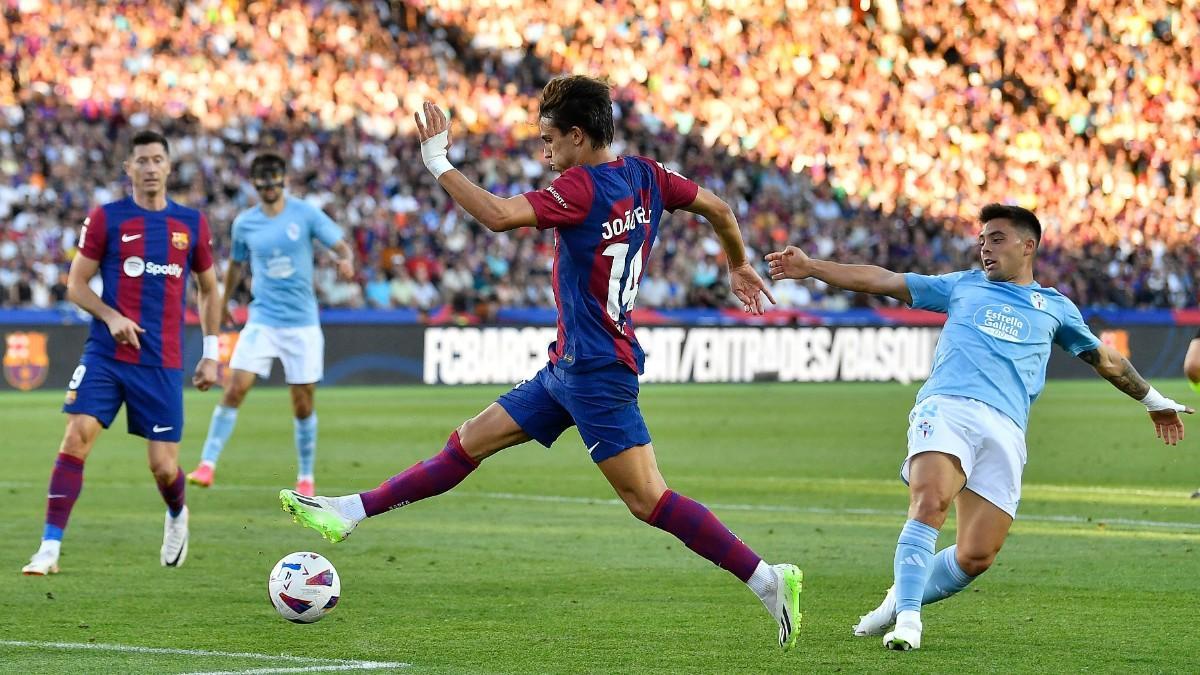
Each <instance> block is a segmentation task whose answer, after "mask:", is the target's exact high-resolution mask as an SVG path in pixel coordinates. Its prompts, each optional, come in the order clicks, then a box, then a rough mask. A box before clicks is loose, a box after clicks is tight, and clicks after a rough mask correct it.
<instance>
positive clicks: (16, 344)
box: [4, 332, 50, 391]
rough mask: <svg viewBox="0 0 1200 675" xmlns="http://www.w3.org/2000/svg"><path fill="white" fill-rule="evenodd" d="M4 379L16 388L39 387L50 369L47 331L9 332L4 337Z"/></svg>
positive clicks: (23, 389) (22, 389)
mask: <svg viewBox="0 0 1200 675" xmlns="http://www.w3.org/2000/svg"><path fill="white" fill-rule="evenodd" d="M4 344H5V349H4V379H5V380H7V381H8V383H9V384H10V385H12V386H13V388H15V389H20V390H21V391H29V390H31V389H37V388H38V387H40V386H42V383H43V382H45V381H46V374H47V373H48V372H49V371H50V355H49V354H48V353H47V352H46V334H45V333H34V332H29V333H9V334H8V335H6V336H5V338H4Z"/></svg>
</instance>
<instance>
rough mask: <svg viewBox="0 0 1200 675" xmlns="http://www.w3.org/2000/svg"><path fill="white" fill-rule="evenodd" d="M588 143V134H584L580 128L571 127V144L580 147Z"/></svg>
mask: <svg viewBox="0 0 1200 675" xmlns="http://www.w3.org/2000/svg"><path fill="white" fill-rule="evenodd" d="M585 141H587V134H585V133H583V129H580V128H579V127H571V144H572V145H574V146H575V147H579V146H581V145H583V144H584V142H585Z"/></svg>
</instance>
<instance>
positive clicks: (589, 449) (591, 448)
mask: <svg viewBox="0 0 1200 675" xmlns="http://www.w3.org/2000/svg"><path fill="white" fill-rule="evenodd" d="M598 445H600V441H596V442H595V443H592V447H590V448H588V454H589V455H590V454H592V451H593V450H595V449H596V446H598Z"/></svg>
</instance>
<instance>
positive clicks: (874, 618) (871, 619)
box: [854, 586, 896, 637]
mask: <svg viewBox="0 0 1200 675" xmlns="http://www.w3.org/2000/svg"><path fill="white" fill-rule="evenodd" d="M895 623H896V587H895V586H892V587H891V588H889V589H888V590H887V595H885V596H883V602H882V603H880V605H879V606H878V607H876V608H875V609H873V610H871V611H870V612H867V613H866V614H864V615H862V616H860V617H858V625H856V626H855V627H854V635H855V637H867V636H873V635H883V634H884V633H886V632H887V629H888V628H891V627H892V625H894V624H895Z"/></svg>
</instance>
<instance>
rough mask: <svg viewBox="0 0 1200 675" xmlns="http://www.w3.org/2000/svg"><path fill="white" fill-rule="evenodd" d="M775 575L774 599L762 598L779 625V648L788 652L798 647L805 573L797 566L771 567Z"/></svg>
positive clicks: (770, 597) (769, 597)
mask: <svg viewBox="0 0 1200 675" xmlns="http://www.w3.org/2000/svg"><path fill="white" fill-rule="evenodd" d="M771 571H772V572H774V574H775V587H774V589H771V590H773V591H774V594H773V597H772V596H768V597H765V598H761V599H762V601H763V604H764V605H766V607H767V611H768V612H770V613H771V617H772V618H773V619H775V623H777V624H778V625H779V646H780V647H781V648H782V649H783V650H784V651H787V650H789V649H791V648H792V647H795V646H796V638H797V637H798V636H799V634H800V619H801V618H802V617H803V616H804V615H803V614H801V613H800V591H801V590H803V588H804V573H803V572H801V571H800V568H799V567H796V566H795V565H787V564H782V565H771Z"/></svg>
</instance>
